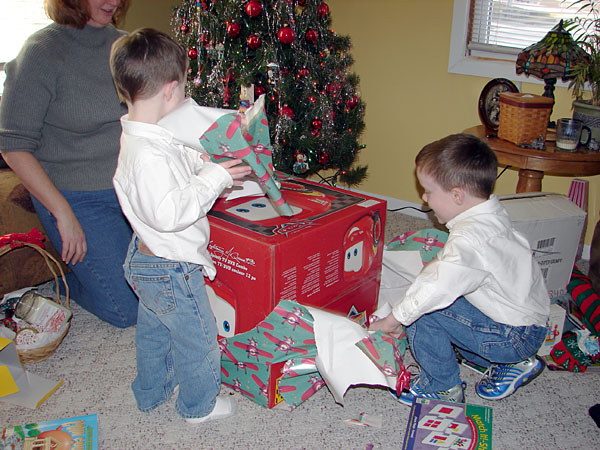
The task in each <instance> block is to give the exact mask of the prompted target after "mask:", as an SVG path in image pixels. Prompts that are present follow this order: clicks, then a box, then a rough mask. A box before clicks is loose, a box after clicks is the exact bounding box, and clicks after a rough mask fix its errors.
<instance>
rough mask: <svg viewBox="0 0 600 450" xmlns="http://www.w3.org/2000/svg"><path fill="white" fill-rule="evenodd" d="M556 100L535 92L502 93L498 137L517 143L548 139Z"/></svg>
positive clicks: (522, 143) (524, 143)
mask: <svg viewBox="0 0 600 450" xmlns="http://www.w3.org/2000/svg"><path fill="white" fill-rule="evenodd" d="M553 105H554V100H553V99H551V98H549V97H542V96H541V95H534V94H521V93H518V92H502V93H500V119H499V127H498V137H499V138H502V139H506V140H507V141H510V142H512V143H513V144H517V145H531V143H532V142H533V141H535V140H536V139H538V140H540V141H541V142H542V143H544V142H545V141H546V131H547V129H548V120H549V119H550V113H551V112H552V106H553Z"/></svg>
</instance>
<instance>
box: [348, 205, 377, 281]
mask: <svg viewBox="0 0 600 450" xmlns="http://www.w3.org/2000/svg"><path fill="white" fill-rule="evenodd" d="M380 237H381V219H380V218H379V215H378V214H376V215H374V216H364V217H362V218H361V219H359V220H357V221H356V222H354V223H353V224H352V225H351V226H350V228H348V231H347V232H346V235H345V236H344V279H345V280H350V279H353V278H357V277H360V276H362V275H364V274H365V273H367V272H368V271H369V269H370V268H371V266H372V265H373V261H374V260H375V255H376V254H377V244H378V243H379V238H380Z"/></svg>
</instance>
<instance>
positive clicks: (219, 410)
mask: <svg viewBox="0 0 600 450" xmlns="http://www.w3.org/2000/svg"><path fill="white" fill-rule="evenodd" d="M236 411H237V403H236V401H235V399H234V398H233V397H231V396H220V395H219V396H217V401H216V402H215V407H214V408H213V410H212V411H211V412H210V414H208V415H206V416H204V417H193V418H187V419H185V421H186V422H187V423H204V422H210V421H213V420H219V419H225V418H226V417H230V416H233V415H234V414H235V413H236Z"/></svg>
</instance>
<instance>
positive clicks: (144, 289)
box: [124, 235, 221, 418]
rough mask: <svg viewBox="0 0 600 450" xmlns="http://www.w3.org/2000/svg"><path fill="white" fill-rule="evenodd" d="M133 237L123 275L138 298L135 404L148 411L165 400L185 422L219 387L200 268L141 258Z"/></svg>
mask: <svg viewBox="0 0 600 450" xmlns="http://www.w3.org/2000/svg"><path fill="white" fill-rule="evenodd" d="M137 245H138V239H137V237H136V236H135V235H134V237H133V239H132V240H131V245H130V246H129V252H128V254H127V258H126V260H125V266H124V268H125V276H126V278H127V281H128V282H129V283H130V285H131V287H132V288H133V289H134V291H135V293H136V294H137V295H138V297H139V299H140V302H139V312H138V323H137V328H136V334H135V342H136V358H137V376H136V378H135V380H134V381H133V383H132V386H131V387H132V389H133V393H134V395H135V399H136V401H137V406H138V408H139V409H140V410H142V411H151V410H153V409H154V408H156V407H157V406H158V405H160V404H161V403H163V402H165V401H166V400H168V399H169V398H170V397H171V394H172V393H173V389H174V388H175V386H177V385H178V384H179V395H178V398H177V402H176V404H175V408H176V409H177V412H178V413H179V414H180V415H181V416H183V417H185V418H196V417H204V416H206V415H207V414H209V413H210V412H211V411H212V410H213V408H214V406H215V399H216V397H217V394H218V393H219V389H220V388H221V352H220V350H219V346H218V343H217V324H216V320H215V316H214V315H213V312H212V310H211V308H210V303H209V301H208V296H207V294H206V287H205V285H204V275H203V273H202V266H200V265H197V264H190V263H185V262H177V261H171V260H167V259H163V258H159V257H156V256H149V255H145V254H142V253H140V252H139V251H138V248H137Z"/></svg>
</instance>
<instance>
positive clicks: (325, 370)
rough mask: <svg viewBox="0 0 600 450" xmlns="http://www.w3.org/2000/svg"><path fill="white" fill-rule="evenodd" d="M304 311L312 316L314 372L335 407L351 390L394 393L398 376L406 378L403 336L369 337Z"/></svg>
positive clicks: (343, 321)
mask: <svg viewBox="0 0 600 450" xmlns="http://www.w3.org/2000/svg"><path fill="white" fill-rule="evenodd" d="M308 310H309V311H310V313H311V314H312V315H313V316H314V328H315V341H316V344H317V357H316V363H317V368H318V369H319V373H320V374H321V376H322V377H323V379H324V380H325V383H326V384H327V387H328V388H329V390H330V391H331V393H332V395H333V398H334V399H335V401H336V402H337V403H340V404H342V405H343V404H344V394H345V393H346V391H347V390H348V389H349V388H350V387H351V386H356V385H372V386H383V387H389V388H391V389H394V390H395V389H396V386H397V377H398V375H399V374H400V375H401V376H402V377H406V375H407V372H406V371H405V369H404V365H403V364H402V357H403V355H404V352H405V351H406V347H407V343H406V337H405V336H404V337H402V338H401V339H395V338H392V337H390V336H388V335H385V334H383V333H381V332H375V333H369V331H368V330H367V329H366V328H363V327H361V326H360V325H358V324H356V323H354V322H352V321H351V320H349V319H347V318H345V317H343V316H338V315H336V314H331V313H328V312H326V311H321V310H318V309H314V308H308ZM374 315H377V316H379V317H382V316H383V313H379V312H377V311H376V312H375V314H374ZM403 379H404V378H403Z"/></svg>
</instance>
